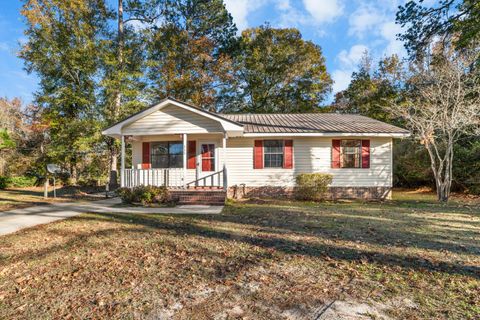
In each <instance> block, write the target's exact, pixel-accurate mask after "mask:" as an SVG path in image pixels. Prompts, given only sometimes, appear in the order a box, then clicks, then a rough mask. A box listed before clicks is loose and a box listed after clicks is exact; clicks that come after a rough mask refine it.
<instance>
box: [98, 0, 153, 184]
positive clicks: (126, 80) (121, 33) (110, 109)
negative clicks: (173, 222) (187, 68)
mask: <svg viewBox="0 0 480 320" xmlns="http://www.w3.org/2000/svg"><path fill="white" fill-rule="evenodd" d="M123 2H124V1H123V0H118V6H117V16H116V18H117V23H116V26H117V28H116V30H114V31H110V32H109V33H108V35H107V37H106V39H105V40H104V42H105V50H104V55H103V57H102V67H101V68H102V70H103V72H104V77H103V80H102V82H101V83H100V86H101V90H102V94H101V103H100V105H101V109H102V115H103V117H104V121H105V126H109V125H112V124H114V123H116V122H118V121H119V120H120V119H122V118H124V117H126V116H128V115H129V114H132V113H135V112H136V111H138V110H139V109H141V108H142V107H144V106H145V102H144V101H145V99H143V96H142V95H143V94H142V92H143V91H144V89H145V86H146V84H145V81H144V79H143V77H144V64H145V61H144V60H145V55H144V53H143V52H144V50H145V46H144V45H143V41H142V40H143V39H142V37H141V36H140V35H139V33H138V32H136V30H134V28H133V27H132V26H129V25H125V18H124V4H123ZM129 5H133V3H130V2H129ZM135 12H136V11H135ZM138 19H139V18H137V17H135V16H133V15H132V13H131V11H130V7H129V6H127V19H126V21H127V22H129V21H133V20H136V21H138ZM105 143H106V148H107V149H108V152H109V154H110V156H109V158H110V159H109V163H110V176H109V184H110V186H111V188H112V189H113V188H115V187H116V186H117V167H118V158H119V155H120V147H119V143H118V141H116V139H113V138H110V137H105Z"/></svg>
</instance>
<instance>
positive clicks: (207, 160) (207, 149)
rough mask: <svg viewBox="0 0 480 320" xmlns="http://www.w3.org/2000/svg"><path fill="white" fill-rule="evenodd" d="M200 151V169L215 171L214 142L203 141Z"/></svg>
mask: <svg viewBox="0 0 480 320" xmlns="http://www.w3.org/2000/svg"><path fill="white" fill-rule="evenodd" d="M200 150H201V152H202V171H203V172H206V171H215V144H213V143H203V144H202V145H201V149H200Z"/></svg>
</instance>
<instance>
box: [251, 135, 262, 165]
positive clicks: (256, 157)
mask: <svg viewBox="0 0 480 320" xmlns="http://www.w3.org/2000/svg"><path fill="white" fill-rule="evenodd" d="M253 169H263V140H255V147H254V148H253Z"/></svg>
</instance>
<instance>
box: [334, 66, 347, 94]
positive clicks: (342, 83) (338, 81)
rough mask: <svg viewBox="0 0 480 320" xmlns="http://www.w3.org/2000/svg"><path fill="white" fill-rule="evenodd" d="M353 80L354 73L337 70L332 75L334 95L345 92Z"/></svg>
mask: <svg viewBox="0 0 480 320" xmlns="http://www.w3.org/2000/svg"><path fill="white" fill-rule="evenodd" d="M351 78H352V72H351V71H346V70H335V71H333V73H332V79H333V81H334V82H333V86H332V88H333V94H335V93H337V92H339V91H342V90H345V89H346V88H347V87H348V85H349V84H350V80H351Z"/></svg>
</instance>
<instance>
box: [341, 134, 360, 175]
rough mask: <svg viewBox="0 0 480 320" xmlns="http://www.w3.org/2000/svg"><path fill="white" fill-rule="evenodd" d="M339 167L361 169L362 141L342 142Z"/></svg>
mask: <svg viewBox="0 0 480 320" xmlns="http://www.w3.org/2000/svg"><path fill="white" fill-rule="evenodd" d="M340 167H341V168H361V167H362V140H342V142H341V148H340Z"/></svg>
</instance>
